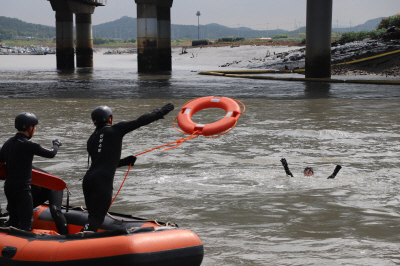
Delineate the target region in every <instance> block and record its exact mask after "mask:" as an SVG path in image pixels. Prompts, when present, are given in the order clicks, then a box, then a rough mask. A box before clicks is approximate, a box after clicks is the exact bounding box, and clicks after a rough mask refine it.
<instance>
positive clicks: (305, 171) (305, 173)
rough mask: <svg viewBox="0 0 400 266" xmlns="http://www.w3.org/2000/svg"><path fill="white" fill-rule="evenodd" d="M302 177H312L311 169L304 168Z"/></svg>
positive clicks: (312, 171)
mask: <svg viewBox="0 0 400 266" xmlns="http://www.w3.org/2000/svg"><path fill="white" fill-rule="evenodd" d="M304 176H314V170H313V169H312V167H306V168H304Z"/></svg>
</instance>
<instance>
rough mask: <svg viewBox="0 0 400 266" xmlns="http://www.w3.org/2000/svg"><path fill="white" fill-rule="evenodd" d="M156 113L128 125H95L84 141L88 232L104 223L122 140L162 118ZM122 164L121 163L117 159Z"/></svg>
mask: <svg viewBox="0 0 400 266" xmlns="http://www.w3.org/2000/svg"><path fill="white" fill-rule="evenodd" d="M162 117H163V116H162V114H160V113H149V114H145V115H142V116H140V117H139V118H138V119H136V120H133V121H130V122H120V123H118V124H115V125H106V126H98V127H97V128H96V130H95V132H94V133H93V134H92V135H91V136H90V138H89V140H88V142H87V150H88V152H89V155H90V157H91V159H92V164H91V166H90V168H89V170H88V171H87V172H86V174H85V176H84V178H83V183H82V188H83V194H84V196H85V203H86V208H87V209H88V212H89V221H88V223H89V227H88V228H86V230H88V231H95V232H96V231H97V230H98V228H99V227H100V226H101V224H102V223H103V221H104V218H105V216H106V214H107V212H108V209H109V207H110V204H111V200H112V191H113V181H114V175H115V171H116V169H117V167H120V166H124V163H123V162H120V158H121V150H122V139H123V137H124V136H125V134H126V133H128V132H131V131H133V130H135V129H137V128H139V127H141V126H145V125H148V124H150V123H151V122H154V121H156V120H158V119H160V118H162ZM121 161H123V160H121Z"/></svg>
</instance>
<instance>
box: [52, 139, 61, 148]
mask: <svg viewBox="0 0 400 266" xmlns="http://www.w3.org/2000/svg"><path fill="white" fill-rule="evenodd" d="M53 145H57V146H58V147H60V146H61V145H62V144H61V142H60V141H59V140H58V139H55V140H53Z"/></svg>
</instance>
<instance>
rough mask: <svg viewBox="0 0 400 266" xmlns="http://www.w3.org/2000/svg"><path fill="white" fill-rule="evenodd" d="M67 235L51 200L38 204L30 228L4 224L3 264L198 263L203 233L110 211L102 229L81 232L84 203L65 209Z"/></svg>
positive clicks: (0, 244) (0, 246)
mask: <svg viewBox="0 0 400 266" xmlns="http://www.w3.org/2000/svg"><path fill="white" fill-rule="evenodd" d="M63 214H64V216H65V218H66V220H67V222H68V231H69V234H68V235H59V234H58V233H57V229H56V226H55V223H54V221H53V219H52V217H51V214H50V209H49V208H48V206H47V205H41V206H39V207H37V208H36V209H35V210H34V222H33V226H32V228H33V229H32V232H25V231H22V230H19V229H15V228H13V227H0V250H1V256H0V265H7V266H25V265H29V266H39V265H40V266H43V265H56V266H69V265H73V266H80V265H84V266H88V265H118V266H128V265H129V266H142V265H147V266H149V265H151V266H165V265H185V266H190V265H193V266H195V265H200V264H201V262H202V260H203V256H204V250H203V244H202V242H201V240H200V238H199V237H198V236H197V235H196V234H194V233H193V232H191V231H189V230H187V229H181V228H179V227H178V226H177V225H176V224H171V223H162V222H158V221H157V220H145V219H142V218H137V217H133V216H130V215H124V214H117V213H109V214H108V215H107V217H106V219H105V221H104V223H103V224H102V226H101V228H100V229H99V232H96V233H93V232H80V231H81V229H82V228H83V226H84V224H85V222H86V221H87V212H86V210H85V209H83V208H82V207H75V208H71V209H68V210H67V209H65V208H64V209H63Z"/></svg>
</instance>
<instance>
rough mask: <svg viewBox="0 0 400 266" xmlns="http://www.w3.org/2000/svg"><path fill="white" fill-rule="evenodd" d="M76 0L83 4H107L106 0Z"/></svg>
mask: <svg viewBox="0 0 400 266" xmlns="http://www.w3.org/2000/svg"><path fill="white" fill-rule="evenodd" d="M77 1H78V2H83V3H85V4H94V5H96V6H105V5H107V0H77Z"/></svg>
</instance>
